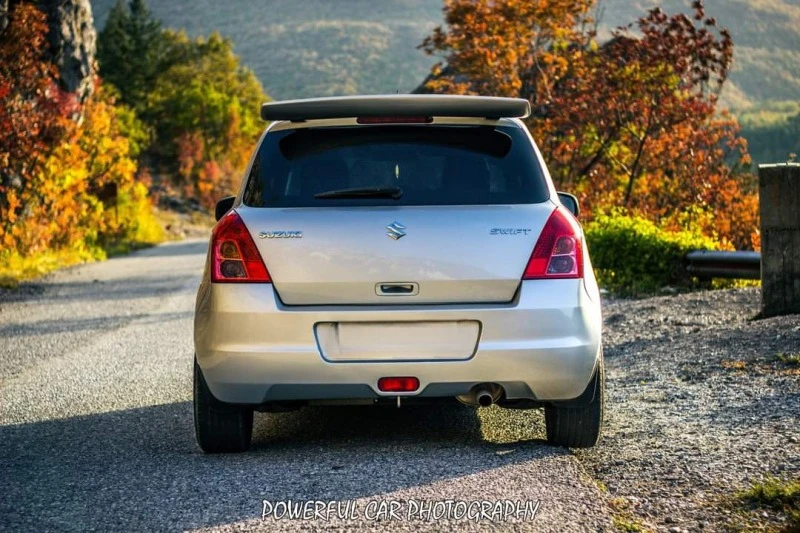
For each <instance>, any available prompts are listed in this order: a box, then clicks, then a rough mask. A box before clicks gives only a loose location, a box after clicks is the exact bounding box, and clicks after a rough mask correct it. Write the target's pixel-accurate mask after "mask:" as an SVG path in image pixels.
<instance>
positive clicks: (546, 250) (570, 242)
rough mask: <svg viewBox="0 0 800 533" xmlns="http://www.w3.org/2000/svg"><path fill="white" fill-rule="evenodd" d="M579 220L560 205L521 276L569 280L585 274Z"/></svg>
mask: <svg viewBox="0 0 800 533" xmlns="http://www.w3.org/2000/svg"><path fill="white" fill-rule="evenodd" d="M580 235H581V231H580V226H579V225H578V221H577V220H575V217H573V216H572V215H570V214H569V213H567V211H566V210H565V209H564V208H562V207H558V208H556V210H555V211H553V214H552V215H550V218H549V219H548V220H547V223H546V224H545V225H544V229H543V230H542V234H541V235H539V240H538V241H537V242H536V246H534V248H533V253H532V254H531V258H530V260H529V261H528V266H526V267H525V273H524V274H523V275H522V279H569V278H582V277H583V253H582V251H581V238H580Z"/></svg>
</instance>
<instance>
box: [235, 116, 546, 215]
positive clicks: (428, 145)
mask: <svg viewBox="0 0 800 533" xmlns="http://www.w3.org/2000/svg"><path fill="white" fill-rule="evenodd" d="M371 187H399V188H400V189H401V190H402V192H403V194H402V196H401V197H400V198H399V199H396V200H395V199H391V198H356V199H352V198H348V199H343V198H338V199H320V198H314V195H315V194H319V193H324V192H328V191H334V190H341V189H353V188H371ZM548 197H549V193H548V190H547V186H546V184H545V180H544V177H543V175H542V169H541V168H540V166H539V163H538V160H537V159H536V156H535V154H534V152H533V149H532V148H531V145H530V142H529V140H528V137H527V135H526V134H525V132H523V131H522V130H520V129H519V128H515V127H486V126H379V127H374V126H373V127H369V126H367V127H340V128H301V129H297V130H283V131H278V132H273V133H269V134H267V136H266V137H265V138H264V141H263V142H262V143H261V147H260V149H259V153H258V154H257V156H256V160H255V161H254V163H253V167H252V169H251V171H250V176H249V177H248V182H247V186H246V189H245V195H244V203H245V204H246V205H249V206H254V207H317V206H374V205H461V204H466V205H481V204H523V203H538V202H543V201H545V200H547V199H548Z"/></svg>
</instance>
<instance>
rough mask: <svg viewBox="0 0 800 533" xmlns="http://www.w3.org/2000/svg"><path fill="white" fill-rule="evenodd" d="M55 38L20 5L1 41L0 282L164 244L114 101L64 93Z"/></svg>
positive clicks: (99, 95)
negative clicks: (32, 269)
mask: <svg viewBox="0 0 800 533" xmlns="http://www.w3.org/2000/svg"><path fill="white" fill-rule="evenodd" d="M46 31H47V26H46V23H45V17H44V15H43V13H41V12H40V11H39V10H38V9H37V8H35V7H34V6H33V5H31V4H28V3H20V4H17V5H15V6H14V7H13V8H12V11H11V13H10V21H9V25H8V27H7V28H6V29H5V30H4V31H3V32H2V33H1V34H0V277H2V276H15V275H16V276H18V275H19V272H14V271H18V270H21V269H22V270H24V269H26V268H27V266H26V265H27V264H28V262H29V261H32V260H34V259H35V258H37V257H40V256H44V255H48V256H49V257H51V258H53V260H54V261H56V262H58V263H59V264H64V263H67V262H74V261H78V260H85V259H89V258H93V257H102V256H104V255H105V251H106V250H109V249H114V248H115V247H123V248H124V247H127V246H129V245H132V244H136V243H145V242H155V241H157V240H159V239H160V237H161V235H160V228H159V227H158V226H157V224H156V223H155V221H154V220H153V218H152V214H151V212H150V204H149V202H148V200H147V189H146V187H145V186H144V185H143V184H142V183H138V182H136V181H135V179H134V175H135V172H136V163H135V162H134V161H133V160H132V158H131V157H130V153H129V145H128V141H127V139H126V138H125V137H124V136H123V135H122V134H121V133H120V129H119V124H118V119H117V114H116V109H115V107H114V103H113V101H112V100H111V99H110V98H108V96H107V95H106V94H105V93H104V91H103V90H101V89H100V88H98V90H97V91H95V95H94V96H93V97H92V98H91V99H90V100H89V101H87V102H85V103H83V104H80V103H78V102H77V100H76V99H75V98H74V97H73V95H70V94H68V93H65V92H63V91H62V90H61V89H60V88H59V87H58V85H57V83H56V81H55V80H56V76H57V73H56V71H55V69H54V68H53V67H52V64H51V62H50V61H49V60H48V58H47V57H46V41H45V35H46ZM109 191H114V192H115V194H114V195H113V198H112V195H110V194H109ZM53 266H58V265H53Z"/></svg>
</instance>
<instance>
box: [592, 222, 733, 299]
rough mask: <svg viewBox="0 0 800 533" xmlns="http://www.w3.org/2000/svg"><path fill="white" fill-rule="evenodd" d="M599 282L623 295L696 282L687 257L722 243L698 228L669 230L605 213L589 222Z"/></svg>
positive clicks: (634, 294)
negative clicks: (684, 264) (693, 251)
mask: <svg viewBox="0 0 800 533" xmlns="http://www.w3.org/2000/svg"><path fill="white" fill-rule="evenodd" d="M584 230H585V232H586V240H587V241H588V246H589V251H590V252H591V255H592V263H593V266H594V269H595V274H596V275H597V279H598V281H599V283H600V286H601V287H603V288H605V289H608V290H610V291H611V292H613V293H616V294H619V295H624V296H638V295H644V294H651V293H653V292H656V291H658V290H659V289H661V288H662V287H666V286H670V285H691V284H692V283H693V280H692V278H691V276H689V275H688V274H687V273H686V271H685V269H684V268H683V264H682V263H683V257H684V256H685V255H686V252H689V251H691V250H716V249H718V248H719V244H718V243H717V242H716V241H715V240H714V239H711V238H708V237H706V236H704V235H701V234H699V233H697V232H693V231H677V232H675V231H667V230H664V229H661V228H659V227H658V226H656V225H655V224H654V223H652V222H650V221H648V220H645V219H643V218H641V217H637V216H629V215H625V214H622V213H619V212H617V213H611V214H601V215H598V216H596V217H595V219H594V220H592V221H591V222H589V223H588V224H586V226H585V228H584Z"/></svg>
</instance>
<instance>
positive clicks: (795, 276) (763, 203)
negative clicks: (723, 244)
mask: <svg viewBox="0 0 800 533" xmlns="http://www.w3.org/2000/svg"><path fill="white" fill-rule="evenodd" d="M758 192H759V210H760V212H761V314H762V316H764V317H769V316H776V315H786V314H793V313H800V164H797V163H784V164H780V165H761V166H760V167H759V168H758Z"/></svg>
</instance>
